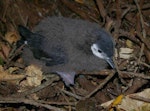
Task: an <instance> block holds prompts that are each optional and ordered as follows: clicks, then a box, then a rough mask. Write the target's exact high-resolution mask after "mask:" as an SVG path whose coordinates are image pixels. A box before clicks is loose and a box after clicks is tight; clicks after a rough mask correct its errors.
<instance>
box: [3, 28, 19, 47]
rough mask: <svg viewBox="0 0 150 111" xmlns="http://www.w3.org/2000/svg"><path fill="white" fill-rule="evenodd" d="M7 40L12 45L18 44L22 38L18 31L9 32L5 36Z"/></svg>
mask: <svg viewBox="0 0 150 111" xmlns="http://www.w3.org/2000/svg"><path fill="white" fill-rule="evenodd" d="M5 39H6V41H7V42H9V43H10V44H12V43H16V42H17V41H18V40H19V39H20V36H19V34H18V33H17V32H16V31H13V32H7V33H6V34H5Z"/></svg>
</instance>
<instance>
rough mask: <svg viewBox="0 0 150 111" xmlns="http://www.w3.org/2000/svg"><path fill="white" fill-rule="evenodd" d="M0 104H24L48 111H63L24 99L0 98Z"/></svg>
mask: <svg viewBox="0 0 150 111" xmlns="http://www.w3.org/2000/svg"><path fill="white" fill-rule="evenodd" d="M0 103H25V104H30V105H34V106H36V107H44V108H46V109H49V110H54V111H63V110H61V109H60V108H56V107H54V106H51V105H47V104H42V103H38V102H36V101H34V100H29V99H25V98H11V97H8V98H6V97H0Z"/></svg>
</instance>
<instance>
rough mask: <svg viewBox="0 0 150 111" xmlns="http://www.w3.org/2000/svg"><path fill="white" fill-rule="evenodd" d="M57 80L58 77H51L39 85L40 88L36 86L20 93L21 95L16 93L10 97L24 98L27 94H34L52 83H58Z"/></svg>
mask: <svg viewBox="0 0 150 111" xmlns="http://www.w3.org/2000/svg"><path fill="white" fill-rule="evenodd" d="M58 80H59V77H58V76H57V77H53V78H52V79H51V80H47V81H46V82H45V83H43V84H41V85H40V86H37V87H35V88H33V89H31V90H27V91H25V92H21V93H17V94H14V95H12V97H24V96H27V95H29V94H32V93H35V92H38V91H39V90H41V89H43V88H45V87H47V86H49V85H50V84H52V83H53V82H54V81H58Z"/></svg>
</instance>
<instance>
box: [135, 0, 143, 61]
mask: <svg viewBox="0 0 150 111" xmlns="http://www.w3.org/2000/svg"><path fill="white" fill-rule="evenodd" d="M134 2H135V4H136V6H137V8H138V11H139V14H140V20H141V27H142V35H143V37H144V38H146V31H145V28H144V20H143V16H142V12H141V9H140V6H139V4H138V2H137V0H134ZM141 47H142V48H141V51H140V56H139V59H138V63H139V62H140V60H141V56H142V53H143V51H144V44H143V43H142V46H141Z"/></svg>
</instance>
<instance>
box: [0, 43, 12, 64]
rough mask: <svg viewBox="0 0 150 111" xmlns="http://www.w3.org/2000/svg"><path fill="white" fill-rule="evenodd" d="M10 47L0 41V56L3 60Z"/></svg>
mask: <svg viewBox="0 0 150 111" xmlns="http://www.w3.org/2000/svg"><path fill="white" fill-rule="evenodd" d="M9 52H10V47H9V46H8V45H6V44H4V43H3V42H0V57H1V58H2V59H3V60H4V61H5V60H6V59H7V57H8V55H9Z"/></svg>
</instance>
